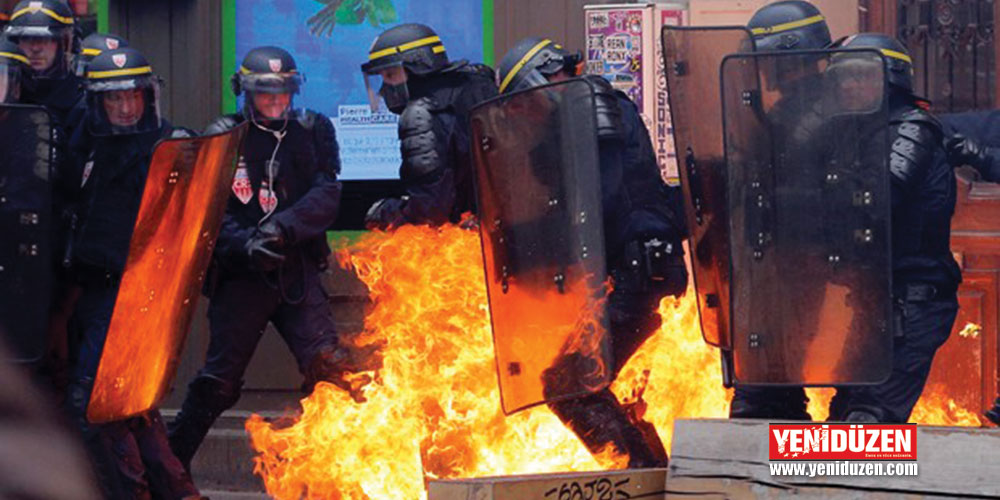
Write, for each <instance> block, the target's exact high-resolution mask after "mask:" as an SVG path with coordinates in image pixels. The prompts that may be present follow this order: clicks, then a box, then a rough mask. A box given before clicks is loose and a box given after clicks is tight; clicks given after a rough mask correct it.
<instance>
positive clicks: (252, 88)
mask: <svg viewBox="0 0 1000 500" xmlns="http://www.w3.org/2000/svg"><path fill="white" fill-rule="evenodd" d="M304 82H305V77H304V76H303V75H302V74H300V73H243V74H240V85H241V86H242V87H243V90H245V91H247V92H259V93H262V94H297V93H299V88H301V87H302V84H303V83H304Z"/></svg>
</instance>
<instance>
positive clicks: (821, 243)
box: [722, 50, 892, 385]
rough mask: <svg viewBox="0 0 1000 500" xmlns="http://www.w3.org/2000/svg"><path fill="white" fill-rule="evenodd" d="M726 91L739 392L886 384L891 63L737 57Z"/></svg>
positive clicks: (819, 55)
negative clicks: (750, 387)
mask: <svg viewBox="0 0 1000 500" xmlns="http://www.w3.org/2000/svg"><path fill="white" fill-rule="evenodd" d="M722 87H723V88H722V90H723V123H724V134H725V136H724V139H725V153H726V162H727V165H728V167H727V168H728V174H729V175H728V179H727V185H728V195H727V198H728V204H729V213H730V231H731V234H730V238H731V239H730V245H731V255H732V275H731V286H732V291H731V300H732V333H733V339H732V340H733V347H732V351H733V362H734V376H735V380H736V381H737V382H738V383H742V384H806V385H834V384H838V385H839V384H861V383H878V382H880V381H883V380H885V379H886V378H887V377H888V375H889V370H890V367H891V356H892V331H891V325H892V321H891V318H892V303H891V281H890V279H891V274H890V273H891V265H890V258H891V250H890V246H889V245H890V239H889V235H890V227H889V223H890V208H891V200H890V198H889V196H890V191H889V168H888V156H889V155H888V144H887V139H886V138H887V129H888V114H887V109H888V107H887V99H886V94H887V90H886V89H887V84H886V79H885V71H884V66H883V62H882V57H881V54H879V53H878V52H875V51H864V50H862V51H810V52H791V53H787V52H786V53H782V52H771V53H760V54H740V55H733V56H729V57H727V58H726V60H725V61H724V62H723V64H722Z"/></svg>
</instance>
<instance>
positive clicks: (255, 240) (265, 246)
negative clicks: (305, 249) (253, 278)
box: [246, 221, 285, 271]
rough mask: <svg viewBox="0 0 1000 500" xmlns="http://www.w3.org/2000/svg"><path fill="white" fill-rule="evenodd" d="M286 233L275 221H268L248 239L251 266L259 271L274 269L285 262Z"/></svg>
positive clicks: (247, 246)
mask: <svg viewBox="0 0 1000 500" xmlns="http://www.w3.org/2000/svg"><path fill="white" fill-rule="evenodd" d="M284 247H285V233H284V232H283V231H282V230H281V227H280V226H278V224H276V223H275V222H273V221H267V222H265V223H264V224H263V225H261V226H260V227H259V228H257V230H256V231H254V233H253V235H251V236H250V238H249V239H247V244H246V250H247V256H248V257H249V258H250V266H251V267H253V268H254V269H257V270H259V271H273V270H275V269H277V268H279V267H280V266H281V264H282V263H283V262H285V256H284V255H283V254H282V251H283V250H284Z"/></svg>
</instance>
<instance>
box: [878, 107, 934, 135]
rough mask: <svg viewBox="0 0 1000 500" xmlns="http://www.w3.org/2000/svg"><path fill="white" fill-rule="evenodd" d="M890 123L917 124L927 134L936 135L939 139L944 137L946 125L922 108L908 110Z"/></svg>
mask: <svg viewBox="0 0 1000 500" xmlns="http://www.w3.org/2000/svg"><path fill="white" fill-rule="evenodd" d="M889 122H890V123H893V124H896V123H915V124H919V125H921V126H922V127H923V129H924V130H925V131H926V132H927V133H931V134H935V135H937V136H938V137H943V136H944V125H942V124H941V121H940V120H938V118H937V117H936V116H934V115H932V114H930V113H928V112H927V111H924V110H923V109H920V108H913V109H907V110H905V111H903V112H901V113H898V114H896V115H894V116H893V117H892V118H890V120H889Z"/></svg>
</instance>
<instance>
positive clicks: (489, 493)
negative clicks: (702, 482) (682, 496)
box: [427, 469, 667, 500]
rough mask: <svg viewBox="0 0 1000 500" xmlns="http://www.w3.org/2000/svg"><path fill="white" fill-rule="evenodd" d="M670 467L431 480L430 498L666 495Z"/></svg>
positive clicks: (653, 499)
mask: <svg viewBox="0 0 1000 500" xmlns="http://www.w3.org/2000/svg"><path fill="white" fill-rule="evenodd" d="M666 484H667V469H632V470H616V471H595V472H570V473H560V474H538V475H530V476H500V477H483V478H476V479H452V480H432V481H429V482H428V485H427V500H559V499H562V498H595V499H597V498H644V499H649V500H657V499H663V498H666V489H667V488H666Z"/></svg>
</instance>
